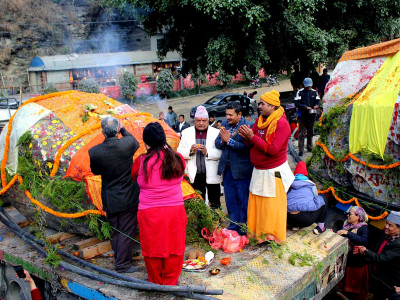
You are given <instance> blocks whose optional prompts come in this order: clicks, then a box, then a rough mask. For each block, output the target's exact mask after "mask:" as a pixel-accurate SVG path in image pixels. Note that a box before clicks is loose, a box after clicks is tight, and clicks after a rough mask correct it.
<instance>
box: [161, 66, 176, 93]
mask: <svg viewBox="0 0 400 300" xmlns="http://www.w3.org/2000/svg"><path fill="white" fill-rule="evenodd" d="M173 89H174V77H173V76H172V72H171V70H168V69H163V70H161V72H160V74H159V75H158V78H157V92H159V93H166V92H170V91H172V90H173Z"/></svg>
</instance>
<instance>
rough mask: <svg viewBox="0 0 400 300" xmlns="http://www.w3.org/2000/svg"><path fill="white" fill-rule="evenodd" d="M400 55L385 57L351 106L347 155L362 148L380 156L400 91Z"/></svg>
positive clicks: (383, 149) (383, 150) (382, 152)
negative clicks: (348, 151) (348, 150)
mask: <svg viewBox="0 0 400 300" xmlns="http://www.w3.org/2000/svg"><path fill="white" fill-rule="evenodd" d="M399 67H400V52H398V53H397V54H396V55H394V56H389V57H387V58H386V60H385V62H384V63H383V65H382V66H381V68H380V69H379V71H378V72H377V73H376V74H375V76H374V77H373V78H372V80H371V81H370V82H369V84H368V86H367V87H366V88H365V90H364V92H363V93H362V94H361V96H360V97H359V98H358V99H357V101H355V102H354V104H353V112H352V116H351V122H350V132H349V147H350V152H351V153H357V152H358V151H360V150H361V149H366V150H368V151H371V152H373V153H376V154H378V155H380V156H381V157H383V154H384V152H385V147H386V142H387V137H388V134H389V128H390V123H391V121H392V114H393V109H394V105H395V103H396V99H397V96H398V94H399V92H400V72H399V70H398V68H399Z"/></svg>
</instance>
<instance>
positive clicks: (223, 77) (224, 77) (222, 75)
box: [218, 70, 233, 86]
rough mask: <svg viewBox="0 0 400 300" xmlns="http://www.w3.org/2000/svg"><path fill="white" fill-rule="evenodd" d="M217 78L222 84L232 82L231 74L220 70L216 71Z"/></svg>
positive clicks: (225, 84)
mask: <svg viewBox="0 0 400 300" xmlns="http://www.w3.org/2000/svg"><path fill="white" fill-rule="evenodd" d="M218 80H219V81H221V83H222V86H227V85H228V84H230V83H232V81H233V80H232V75H229V74H228V73H226V72H224V71H222V70H220V71H219V72H218Z"/></svg>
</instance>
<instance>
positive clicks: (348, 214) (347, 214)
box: [346, 212, 357, 216]
mask: <svg viewBox="0 0 400 300" xmlns="http://www.w3.org/2000/svg"><path fill="white" fill-rule="evenodd" d="M346 216H357V214H351V213H349V212H348V213H346Z"/></svg>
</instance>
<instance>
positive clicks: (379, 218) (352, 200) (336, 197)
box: [318, 186, 389, 221]
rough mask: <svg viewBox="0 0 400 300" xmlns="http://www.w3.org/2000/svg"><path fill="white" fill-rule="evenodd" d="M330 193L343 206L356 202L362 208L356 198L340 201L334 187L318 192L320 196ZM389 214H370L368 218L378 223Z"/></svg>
mask: <svg viewBox="0 0 400 300" xmlns="http://www.w3.org/2000/svg"><path fill="white" fill-rule="evenodd" d="M329 192H331V193H332V196H333V197H334V198H335V199H336V200H337V201H339V202H340V203H342V204H350V203H352V202H355V203H356V205H357V206H360V207H361V205H360V202H359V201H358V199H357V198H355V197H353V198H351V199H349V200H342V199H340V198H339V197H338V195H336V191H335V188H334V187H332V186H330V187H328V188H327V189H326V190H323V191H318V194H327V193H329ZM388 214H389V213H388V212H387V211H385V212H383V213H382V214H381V215H379V216H377V217H374V216H370V215H368V214H367V216H368V218H369V219H370V220H374V221H377V220H382V219H384V218H386V217H387V215H388Z"/></svg>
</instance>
